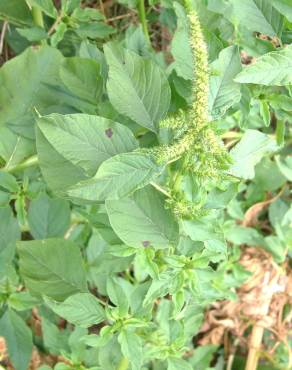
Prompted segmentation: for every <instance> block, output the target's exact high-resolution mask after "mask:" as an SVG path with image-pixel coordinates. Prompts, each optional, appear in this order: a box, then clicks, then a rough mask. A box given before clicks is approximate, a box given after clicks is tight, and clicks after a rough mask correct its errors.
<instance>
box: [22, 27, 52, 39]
mask: <svg viewBox="0 0 292 370" xmlns="http://www.w3.org/2000/svg"><path fill="white" fill-rule="evenodd" d="M17 32H18V33H19V34H20V35H21V36H23V37H25V38H26V39H27V40H28V41H30V42H37V41H41V40H45V39H46V38H48V34H47V33H46V31H45V30H44V29H43V28H41V27H32V28H17Z"/></svg>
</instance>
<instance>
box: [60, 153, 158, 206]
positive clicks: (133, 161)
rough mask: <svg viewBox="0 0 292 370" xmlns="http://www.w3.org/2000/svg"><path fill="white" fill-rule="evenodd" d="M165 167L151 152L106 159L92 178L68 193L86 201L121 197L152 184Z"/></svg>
mask: <svg viewBox="0 0 292 370" xmlns="http://www.w3.org/2000/svg"><path fill="white" fill-rule="evenodd" d="M162 169H163V168H162V166H159V165H158V164H157V163H156V162H154V160H153V158H152V156H151V155H149V154H143V153H138V152H136V153H135V152H132V153H124V154H119V155H116V156H114V157H112V158H110V159H108V160H106V161H105V162H103V163H102V165H101V166H100V168H99V169H98V171H97V174H96V175H95V176H94V177H93V178H92V179H90V180H87V181H83V182H81V183H80V184H77V185H76V186H74V187H72V188H71V189H69V190H68V191H67V194H68V195H69V196H70V197H72V198H75V199H80V200H86V201H104V200H105V199H119V198H122V197H125V196H128V195H130V194H132V193H134V192H135V191H136V190H138V189H140V188H143V187H144V186H146V185H147V184H149V183H150V182H151V181H152V180H154V179H155V178H156V177H157V176H158V175H159V174H160V173H161V171H162Z"/></svg>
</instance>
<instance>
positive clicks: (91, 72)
mask: <svg viewBox="0 0 292 370" xmlns="http://www.w3.org/2000/svg"><path fill="white" fill-rule="evenodd" d="M60 77H61V80H62V81H63V83H64V85H65V86H66V87H67V88H68V90H69V91H71V92H72V93H73V94H74V95H76V96H77V97H78V98H80V99H84V100H87V101H89V102H90V103H92V104H93V105H96V104H97V100H98V99H99V98H100V96H101V94H102V88H103V81H102V79H101V75H100V67H99V64H98V63H97V62H96V61H95V60H92V59H87V58H80V57H71V58H66V59H64V60H63V62H62V64H61V68H60Z"/></svg>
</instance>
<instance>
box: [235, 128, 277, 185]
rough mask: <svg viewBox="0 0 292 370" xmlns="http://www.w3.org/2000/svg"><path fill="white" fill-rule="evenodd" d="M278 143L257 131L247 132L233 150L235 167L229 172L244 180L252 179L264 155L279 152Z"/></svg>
mask: <svg viewBox="0 0 292 370" xmlns="http://www.w3.org/2000/svg"><path fill="white" fill-rule="evenodd" d="M277 148H278V147H277V144H276V141H275V140H274V139H272V138H270V137H269V136H268V135H265V134H263V133H262V132H260V131H257V130H247V131H246V132H245V134H244V136H243V137H242V139H241V140H240V142H239V143H238V144H237V145H236V146H235V147H234V148H233V149H232V150H231V152H230V154H231V158H232V159H233V165H232V166H231V167H230V169H229V171H230V173H231V174H232V175H234V176H237V177H241V178H243V179H252V178H253V177H254V175H255V170H254V168H255V166H256V164H257V163H259V161H260V160H261V159H262V158H263V156H264V155H266V154H269V153H272V152H274V151H276V150H277Z"/></svg>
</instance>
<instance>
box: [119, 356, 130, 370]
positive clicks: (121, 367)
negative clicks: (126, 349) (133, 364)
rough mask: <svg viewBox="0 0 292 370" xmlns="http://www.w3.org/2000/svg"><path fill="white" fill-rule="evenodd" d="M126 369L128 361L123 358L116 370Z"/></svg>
mask: <svg viewBox="0 0 292 370" xmlns="http://www.w3.org/2000/svg"><path fill="white" fill-rule="evenodd" d="M128 367H129V360H128V359H127V358H126V357H123V358H122V359H121V362H120V363H119V365H118V367H117V370H127V369H128Z"/></svg>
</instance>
